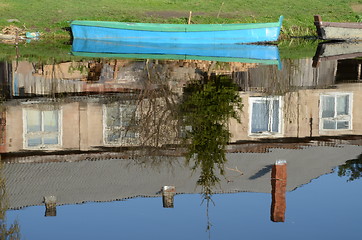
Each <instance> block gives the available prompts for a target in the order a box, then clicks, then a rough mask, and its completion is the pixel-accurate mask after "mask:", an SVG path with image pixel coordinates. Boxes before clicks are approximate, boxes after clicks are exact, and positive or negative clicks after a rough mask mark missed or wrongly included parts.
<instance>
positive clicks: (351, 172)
mask: <svg viewBox="0 0 362 240" xmlns="http://www.w3.org/2000/svg"><path fill="white" fill-rule="evenodd" d="M338 176H340V177H342V176H346V177H348V180H347V181H354V180H357V179H359V178H361V177H362V154H361V155H359V156H358V158H357V159H353V160H348V161H346V163H345V164H343V165H340V166H339V167H338Z"/></svg>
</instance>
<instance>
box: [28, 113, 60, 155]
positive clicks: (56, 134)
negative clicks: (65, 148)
mask: <svg viewBox="0 0 362 240" xmlns="http://www.w3.org/2000/svg"><path fill="white" fill-rule="evenodd" d="M60 115H61V114H60V110H38V109H25V110H24V117H25V121H24V123H25V124H24V148H26V149H53V148H57V147H59V146H60V145H61V144H60Z"/></svg>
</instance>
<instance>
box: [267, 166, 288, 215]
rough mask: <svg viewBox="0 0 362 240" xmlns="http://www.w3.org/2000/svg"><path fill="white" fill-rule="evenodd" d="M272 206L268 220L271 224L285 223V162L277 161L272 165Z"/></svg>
mask: <svg viewBox="0 0 362 240" xmlns="http://www.w3.org/2000/svg"><path fill="white" fill-rule="evenodd" d="M271 184H272V192H271V193H272V205H271V212H270V219H271V220H272V221H273V222H284V221H285V209H286V207H287V204H286V200H285V193H286V190H287V162H286V161H285V160H278V161H276V163H275V164H274V166H273V168H272V173H271Z"/></svg>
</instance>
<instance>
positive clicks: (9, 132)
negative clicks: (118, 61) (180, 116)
mask: <svg viewBox="0 0 362 240" xmlns="http://www.w3.org/2000/svg"><path fill="white" fill-rule="evenodd" d="M137 97H139V95H128V94H126V95H124V94H121V95H119V96H109V97H104V96H103V97H97V96H94V97H77V99H76V100H74V99H73V98H71V97H69V98H64V99H63V102H62V101H60V102H54V100H52V99H48V98H42V99H37V100H35V99H34V100H31V101H18V100H13V101H9V102H8V103H7V105H6V110H4V111H3V115H2V116H3V117H2V118H1V121H2V122H4V123H5V122H6V126H5V124H3V126H2V127H3V128H4V129H6V131H2V142H3V143H6V145H3V147H2V152H3V153H16V152H19V151H38V150H40V151H100V150H102V151H103V150H105V149H104V148H107V147H130V146H133V147H137V146H149V147H159V146H162V145H165V144H167V145H169V144H179V140H180V139H178V137H177V136H178V135H179V134H180V132H179V131H175V129H178V127H177V124H178V121H177V120H176V119H172V118H171V116H172V110H170V109H167V108H165V102H164V101H166V98H153V99H147V98H146V99H143V100H141V101H140V100H139V99H137ZM149 111H151V112H149ZM145 126H148V127H145ZM156 135H157V136H156ZM156 138H157V139H156Z"/></svg>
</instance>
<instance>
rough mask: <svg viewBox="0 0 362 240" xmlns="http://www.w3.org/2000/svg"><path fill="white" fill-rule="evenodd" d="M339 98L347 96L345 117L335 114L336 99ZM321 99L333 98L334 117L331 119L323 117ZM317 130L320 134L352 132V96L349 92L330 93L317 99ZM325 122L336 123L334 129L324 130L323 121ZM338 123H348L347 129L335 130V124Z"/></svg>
mask: <svg viewBox="0 0 362 240" xmlns="http://www.w3.org/2000/svg"><path fill="white" fill-rule="evenodd" d="M339 96H348V106H349V107H348V113H347V115H342V114H341V115H338V114H337V101H336V99H337V97H339ZM323 97H334V100H335V101H334V102H335V104H334V116H333V117H323V116H322V115H323ZM319 103H320V104H319V130H320V131H321V132H327V131H346V130H352V129H353V127H352V106H353V105H352V104H353V94H352V93H350V92H331V93H323V94H321V95H320V97H319ZM325 120H331V121H336V124H335V125H336V127H335V128H334V129H324V121H325ZM338 121H339V122H345V121H348V128H341V129H338V128H337V123H338Z"/></svg>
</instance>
